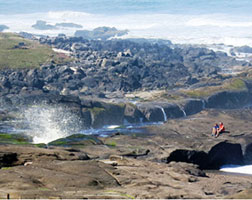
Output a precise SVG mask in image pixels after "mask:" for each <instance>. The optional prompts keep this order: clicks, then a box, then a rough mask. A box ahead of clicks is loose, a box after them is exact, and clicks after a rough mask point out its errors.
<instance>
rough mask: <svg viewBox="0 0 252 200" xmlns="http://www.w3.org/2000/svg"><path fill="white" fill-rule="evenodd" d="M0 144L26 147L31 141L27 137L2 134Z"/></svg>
mask: <svg viewBox="0 0 252 200" xmlns="http://www.w3.org/2000/svg"><path fill="white" fill-rule="evenodd" d="M0 143H1V144H16V145H26V144H30V141H29V138H27V137H26V136H24V135H22V134H8V133H0Z"/></svg>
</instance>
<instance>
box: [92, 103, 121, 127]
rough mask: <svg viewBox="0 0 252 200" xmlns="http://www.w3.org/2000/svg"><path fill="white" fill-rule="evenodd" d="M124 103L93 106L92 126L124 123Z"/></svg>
mask: <svg viewBox="0 0 252 200" xmlns="http://www.w3.org/2000/svg"><path fill="white" fill-rule="evenodd" d="M124 108H125V105H124V104H121V105H120V104H111V103H103V105H102V107H92V108H90V112H91V119H92V122H91V126H92V127H93V128H98V127H102V126H104V125H112V124H113V125H122V124H123V121H124Z"/></svg>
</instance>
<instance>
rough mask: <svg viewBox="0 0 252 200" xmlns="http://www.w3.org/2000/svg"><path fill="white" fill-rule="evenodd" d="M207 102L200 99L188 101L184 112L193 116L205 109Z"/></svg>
mask: <svg viewBox="0 0 252 200" xmlns="http://www.w3.org/2000/svg"><path fill="white" fill-rule="evenodd" d="M204 101H205V100H200V99H190V100H187V101H186V103H185V105H184V111H185V113H186V115H193V114H195V113H198V112H200V111H201V110H203V109H204V105H205V102H204Z"/></svg>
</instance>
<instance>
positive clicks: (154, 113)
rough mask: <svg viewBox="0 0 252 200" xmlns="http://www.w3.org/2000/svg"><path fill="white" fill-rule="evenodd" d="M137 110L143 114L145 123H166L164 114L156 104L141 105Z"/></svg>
mask: <svg viewBox="0 0 252 200" xmlns="http://www.w3.org/2000/svg"><path fill="white" fill-rule="evenodd" d="M137 108H138V109H139V110H140V111H141V112H142V113H143V115H144V118H143V121H148V122H160V121H164V114H163V112H162V110H161V107H160V106H157V105H155V104H151V103H150V104H148V103H146V104H140V105H138V106H137Z"/></svg>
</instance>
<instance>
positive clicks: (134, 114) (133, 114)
mask: <svg viewBox="0 0 252 200" xmlns="http://www.w3.org/2000/svg"><path fill="white" fill-rule="evenodd" d="M124 119H125V120H126V122H128V123H139V122H141V119H144V115H143V113H142V112H140V110H139V109H138V108H137V106H136V105H134V104H130V103H127V104H126V106H125V110H124Z"/></svg>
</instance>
